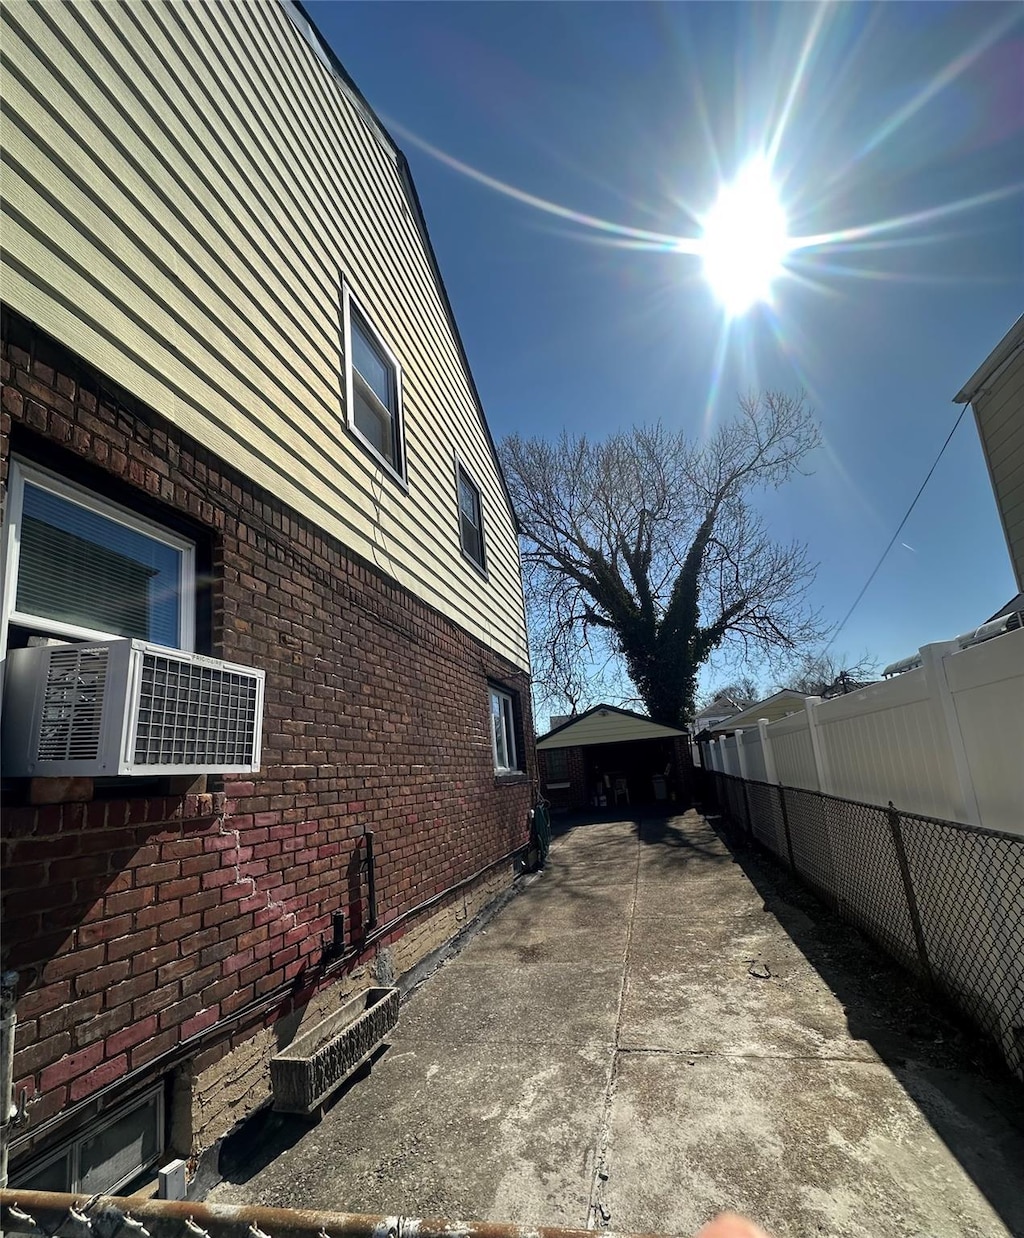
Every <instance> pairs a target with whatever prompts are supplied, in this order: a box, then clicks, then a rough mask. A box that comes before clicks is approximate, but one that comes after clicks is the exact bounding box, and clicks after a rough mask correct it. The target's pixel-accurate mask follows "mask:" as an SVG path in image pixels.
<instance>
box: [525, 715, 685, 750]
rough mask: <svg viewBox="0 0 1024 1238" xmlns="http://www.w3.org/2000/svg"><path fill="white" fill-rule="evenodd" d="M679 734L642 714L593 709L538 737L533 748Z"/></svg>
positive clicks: (561, 746) (616, 741)
mask: <svg viewBox="0 0 1024 1238" xmlns="http://www.w3.org/2000/svg"><path fill="white" fill-rule="evenodd" d="M682 734H683V732H682V731H679V730H676V729H674V728H673V727H670V726H662V725H661V724H660V723H658V722H651V721H649V720H648V719H646V718H630V717H628V716H627V715H626V714H618V713H614V712H612V711H611V710H609V712H608V713H607V714H605V715H603V716H602V715H601V714H599V713H597V714H589V715H586V716H584V717H582V718H580V720H579V721H578V722H574V723H572V724H571V725H570V726H567V727H566V728H565V730H564V731H559V732H558V734H557V735H552V736H550V737H549V738H547V739H542V740H540V741H539V742H538V744H537V749H538V751H541V752H544V751H547V750H549V749H551V748H576V747H578V746H579V745H581V744H617V743H624V742H626V741H628V740H632V739H659V738H661V737H664V736H672V735H682Z"/></svg>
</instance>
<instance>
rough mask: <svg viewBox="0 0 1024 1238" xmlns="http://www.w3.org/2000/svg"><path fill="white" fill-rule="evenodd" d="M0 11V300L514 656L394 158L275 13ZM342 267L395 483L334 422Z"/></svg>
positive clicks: (513, 579)
mask: <svg viewBox="0 0 1024 1238" xmlns="http://www.w3.org/2000/svg"><path fill="white" fill-rule="evenodd" d="M3 20H4V38H3V48H2V51H3V56H4V95H5V113H6V124H5V139H6V164H7V166H6V167H5V174H4V190H5V197H6V208H5V218H4V246H5V266H4V295H5V299H6V300H7V301H8V302H9V303H10V304H11V305H12V306H13V307H14V308H16V309H17V310H19V312H21V313H22V314H24V315H25V316H26V317H28V318H30V319H31V320H33V321H34V322H36V323H37V324H38V325H39V326H40V327H41V328H42V329H44V330H46V331H48V332H49V333H50V334H52V335H54V336H56V337H57V338H58V339H61V340H62V341H64V342H65V343H67V344H68V345H69V346H70V347H71V348H73V349H74V350H75V351H77V352H78V353H80V354H81V355H82V356H83V357H85V359H86V360H87V361H89V362H91V363H92V364H93V365H95V366H96V367H97V368H98V369H99V370H101V371H102V372H103V373H105V374H107V375H108V376H109V377H110V378H112V379H114V380H115V381H117V382H119V383H121V384H122V385H123V386H125V387H127V388H128V389H129V390H131V391H133V392H135V393H136V394H137V395H138V396H139V397H140V398H142V399H143V400H145V401H146V402H148V403H150V404H152V405H153V406H154V407H155V408H156V409H157V410H158V411H159V412H161V413H162V414H163V415H164V416H166V417H168V418H169V419H170V420H171V421H173V422H175V423H176V424H178V425H179V426H181V428H182V429H184V430H185V431H187V432H188V433H189V434H191V435H193V436H194V437H195V438H197V439H198V440H199V441H201V442H202V443H204V444H205V445H206V446H207V447H209V448H210V449H211V450H212V451H214V452H215V453H216V454H217V455H219V456H221V457H222V458H223V459H225V460H227V461H228V462H230V463H231V464H233V465H235V466H236V467H238V468H239V469H241V470H243V471H244V472H245V473H246V474H247V475H248V476H251V477H252V478H254V480H256V481H257V482H259V483H260V484H262V485H264V486H266V487H267V488H268V489H270V490H272V491H273V492H274V493H275V494H277V495H279V496H280V497H281V498H282V499H284V500H285V501H286V502H288V503H289V504H291V505H293V506H294V507H295V508H296V509H298V510H299V511H301V512H302V513H304V514H305V515H306V516H308V517H310V518H311V519H312V520H314V521H315V522H316V523H317V524H318V525H320V526H321V527H323V528H324V529H326V530H327V531H328V532H330V533H332V534H334V535H335V536H337V537H339V538H340V539H341V540H342V541H343V542H345V544H346V545H348V546H351V547H352V548H353V549H354V550H355V551H357V552H358V553H360V554H362V555H364V556H365V557H366V558H368V559H369V560H370V561H371V562H373V563H374V564H376V565H377V566H378V567H380V568H381V569H382V570H383V571H385V572H387V573H389V574H390V575H392V576H393V577H395V578H396V579H397V580H398V581H399V582H401V583H402V584H403V585H405V586H407V587H408V588H410V589H411V590H412V591H413V592H414V593H416V594H417V595H418V596H419V597H421V598H423V599H424V600H425V601H427V602H428V603H430V604H431V605H434V606H436V607H437V608H438V609H439V610H440V611H441V612H442V613H444V614H445V615H447V616H448V617H450V618H451V619H453V620H455V621H456V622H457V623H458V624H460V625H461V626H462V627H464V628H466V629H467V630H468V631H470V632H471V633H473V634H474V635H476V636H478V637H480V638H481V639H482V640H484V641H485V642H486V643H487V644H488V645H489V646H490V647H492V648H493V649H495V650H497V651H498V652H499V653H502V654H504V655H505V656H507V657H509V658H510V659H511V660H512V661H513V662H515V663H517V664H518V665H520V666H526V665H527V650H526V632H525V618H524V614H523V603H522V589H521V585H520V576H519V557H518V547H517V541H516V534H515V528H514V520H513V515H512V512H511V511H510V509H509V506H508V502H507V499H506V496H505V492H504V489H503V487H502V484H501V480H500V476H499V473H498V470H497V467H496V464H495V462H494V459H493V455H492V452H491V448H490V444H489V442H488V439H487V435H486V432H485V428H484V426H483V424H482V421H481V418H480V415H479V413H478V410H477V407H476V404H475V401H474V398H473V393H472V388H471V385H470V382H469V379H468V376H467V375H466V373H465V372H464V369H463V366H462V362H461V358H460V354H459V348H458V345H457V342H456V340H455V338H454V336H453V333H452V331H451V328H450V326H449V322H448V319H447V315H446V311H445V306H444V302H443V299H442V296H441V294H440V291H439V289H438V287H437V285H436V282H435V279H434V274H433V270H432V266H431V263H430V260H429V256H428V254H427V252H426V250H425V246H424V243H423V239H422V237H421V235H420V232H419V228H418V225H417V221H416V218H415V216H414V211H413V208H412V205H411V203H410V201H409V200H408V197H407V194H406V191H405V187H404V185H403V182H402V178H401V174H400V170H399V166H398V162H397V159H396V156H395V154H394V152H393V151H392V150H391V148H390V147H389V145H388V144H387V142H386V141H385V140H384V139H383V137H382V135H380V133H379V130H377V129H376V127H371V124H370V123H368V121H367V120H366V119H365V118H364V116H363V115H362V112H361V110H360V108H359V107H358V106H357V103H356V102H355V101H354V100H353V99H352V98H351V96H350V95H349V93H348V92H347V91H346V90H344V89H342V88H341V87H340V86H339V84H338V82H337V81H336V80H335V78H334V77H333V75H332V74H331V73H330V72H329V71H328V70H327V68H326V67H325V66H324V64H323V63H322V62H321V60H320V59H319V58H318V57H317V55H316V54H315V53H314V51H313V49H312V48H311V47H310V45H309V44H308V43H307V42H306V40H305V39H304V38H303V37H302V36H301V35H300V34H299V32H298V31H297V30H296V28H295V27H294V25H293V24H292V22H291V20H290V19H289V17H288V14H287V13H286V11H285V10H284V8H283V7H282V6H280V5H279V4H278V3H276V0H256V2H255V3H251V4H249V3H247V4H244V5H236V4H226V3H225V4H215V5H214V4H200V5H189V4H183V3H174V4H162V3H161V4H155V5H149V4H141V3H135V2H129V3H127V4H121V3H103V4H94V3H82V2H79V3H74V4H70V5H65V4H57V3H47V4H43V5H36V4H28V3H24V4H17V5H5V6H4V9H3ZM342 278H345V279H346V280H347V281H348V283H349V285H350V287H351V288H352V290H353V293H354V294H355V296H356V298H357V300H358V301H359V303H360V304H361V306H362V308H363V310H364V311H365V313H366V315H367V316H368V317H369V319H370V321H371V322H372V324H373V326H374V327H375V328H376V329H377V330H378V331H379V332H380V334H381V336H382V337H383V338H384V340H385V341H386V342H387V344H388V346H389V348H390V349H391V350H392V352H393V353H394V354H395V356H396V357H397V358H398V360H399V362H400V364H401V366H402V386H403V406H404V438H405V447H406V461H407V479H408V488H407V490H406V489H404V488H403V487H402V486H400V485H399V484H397V483H396V482H395V481H394V479H393V478H391V477H390V476H389V475H387V474H385V472H384V470H383V469H382V468H381V467H380V466H379V465H378V464H377V463H376V462H375V461H374V460H373V459H372V457H370V456H369V454H368V453H367V452H366V451H365V450H364V449H363V448H362V447H361V445H360V444H359V443H358V442H357V441H356V440H355V439H354V437H353V436H352V435H351V434H350V433H349V432H348V430H347V428H346V424H345V410H344V372H343V368H342V355H341V348H342V342H341V281H342ZM456 454H458V456H459V457H460V458H461V459H462V460H463V461H464V462H465V464H466V467H467V468H468V469H469V470H470V471H471V472H472V474H473V477H474V480H475V481H476V482H477V484H478V485H479V487H480V490H481V499H482V503H483V513H484V528H485V536H486V554H487V569H488V571H487V578H486V579H483V578H481V575H480V573H479V572H477V571H476V570H475V569H474V568H473V567H472V566H471V565H470V564H469V563H467V562H466V560H465V558H464V557H463V555H462V553H461V548H460V540H459V523H458V507H457V502H456V494H455V480H454V477H455V474H454V459H455V456H456Z"/></svg>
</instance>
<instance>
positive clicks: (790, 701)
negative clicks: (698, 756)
mask: <svg viewBox="0 0 1024 1238" xmlns="http://www.w3.org/2000/svg"><path fill="white" fill-rule="evenodd" d="M803 709H804V697H803V696H801V695H800V693H798V692H792V691H790V690H788V689H787V690H786V691H785V692H784V693H779V694H778V695H776V696H775V697H768V699H767V700H764V701H759V702H758V703H757V704H756V705H751V707H750V708H749V709H745V710H743V712H742V713H738V714H734V715H733V716H732V717H731V718H726V719H725V721H724V722H718V723H715V724H713V726H712V730H721V729H725V728H728V729H729V730H734V729H735V728H736V727H754V728H756V727H757V724H758V721H759V720H760V719H761V718H767V719H768V721H769V722H775V721H776V720H777V719H778V718H785V717H787V716H788V715H789V714H795V713H801V712H802V711H803Z"/></svg>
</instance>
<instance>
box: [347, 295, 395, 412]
mask: <svg viewBox="0 0 1024 1238" xmlns="http://www.w3.org/2000/svg"><path fill="white" fill-rule="evenodd" d="M350 312H351V323H352V364H353V365H354V366H355V368H356V370H357V371H358V373H359V376H360V377H361V378H362V380H363V382H364V383H366V385H367V386H368V387H369V388H370V390H371V391H372V392H373V394H374V395H375V396H376V397H377V399H378V400H380V402H381V404H383V405H384V407H385V408H386V409H387V410H388V412H390V413H394V411H395V408H394V405H395V395H394V381H393V374H392V368H391V365H390V363H389V362H388V360H387V359H386V358H385V357H383V356H382V355H381V352H380V350H379V349H378V348H377V346H376V344H374V343H373V340H372V339H371V336H370V332H369V329H368V328H367V327H366V326H364V325H363V322H362V321H361V319H360V317H359V315H358V314H357V313H356V311H355V309H352V310H351V311H350Z"/></svg>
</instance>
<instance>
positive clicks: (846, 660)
mask: <svg viewBox="0 0 1024 1238" xmlns="http://www.w3.org/2000/svg"><path fill="white" fill-rule="evenodd" d="M877 673H878V659H877V658H875V657H872V655H871V654H869V653H867V652H864V653H862V654H861V656H860V657H859V658H858V659H857V660H856V661H854V660H853V659H852V658H850V657H849V655H848V654H845V653H842V654H831V653H829V652H828V651H827V650H822V651H820V652H818V653H805V654H803V655H802V656H801V657H800V658H798V659H797V660H796V662H794V663H793V665H792V669H791V670H790V672H789V674H788V675H787V676H786V677H785V678H784V679H783V680H782V681H781V682H780V683H779V684H778V686H777V687H776V688H775V691H776V692H778V691H779V690H780V689H782V688H793V689H794V690H795V691H797V692H802V693H803V694H804V695H805V696H822V697H831V696H842V695H843V694H844V693H846V692H855V691H856V690H857V689H858V688H862V687H864V685H865V684H867V683H871V682H872V681H873V680H874V678H875V676H876V674H877Z"/></svg>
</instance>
